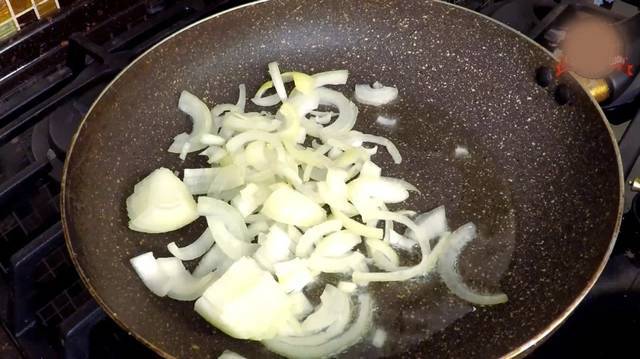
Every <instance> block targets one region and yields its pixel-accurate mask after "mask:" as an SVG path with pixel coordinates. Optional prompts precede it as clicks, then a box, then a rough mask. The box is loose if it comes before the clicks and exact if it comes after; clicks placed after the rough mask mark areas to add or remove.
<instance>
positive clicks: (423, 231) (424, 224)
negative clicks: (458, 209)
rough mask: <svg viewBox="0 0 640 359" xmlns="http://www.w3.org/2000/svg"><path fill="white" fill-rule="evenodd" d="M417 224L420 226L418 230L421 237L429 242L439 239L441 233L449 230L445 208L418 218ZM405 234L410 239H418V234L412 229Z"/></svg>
mask: <svg viewBox="0 0 640 359" xmlns="http://www.w3.org/2000/svg"><path fill="white" fill-rule="evenodd" d="M415 223H416V224H417V225H418V229H417V230H418V232H419V233H420V235H422V236H424V237H426V238H427V240H432V239H434V238H437V237H438V236H439V235H440V234H441V233H443V232H446V231H448V230H449V225H448V224H447V215H446V211H445V208H444V206H440V207H437V208H435V209H433V210H431V211H429V212H427V213H423V214H421V215H419V216H417V217H416V219H415ZM405 234H406V236H407V237H409V238H413V239H417V238H416V233H415V232H414V230H412V228H408V229H407V232H406V233H405Z"/></svg>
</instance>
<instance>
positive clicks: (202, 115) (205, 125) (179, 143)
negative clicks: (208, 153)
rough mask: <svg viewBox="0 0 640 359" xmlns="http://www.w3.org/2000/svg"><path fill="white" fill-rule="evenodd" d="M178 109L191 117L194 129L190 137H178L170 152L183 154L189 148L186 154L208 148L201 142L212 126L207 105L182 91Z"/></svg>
mask: <svg viewBox="0 0 640 359" xmlns="http://www.w3.org/2000/svg"><path fill="white" fill-rule="evenodd" d="M178 108H180V110H181V111H182V112H184V113H186V114H187V115H189V116H190V117H191V120H192V121H193V128H192V130H191V133H190V134H189V135H188V137H184V136H181V137H180V138H178V136H176V138H175V139H174V143H173V144H172V145H171V147H169V152H172V153H182V152H183V151H185V150H184V149H185V148H187V150H186V152H195V151H200V150H202V149H203V148H205V147H207V145H205V144H203V143H201V142H200V138H201V136H202V135H204V134H208V133H210V131H211V126H212V119H211V112H209V108H208V107H207V105H206V104H205V103H204V102H202V101H201V100H200V99H199V98H198V97H196V96H194V95H193V94H191V93H190V92H188V91H182V93H180V99H179V100H178ZM187 144H188V146H186V145H187ZM185 146H186V147H185Z"/></svg>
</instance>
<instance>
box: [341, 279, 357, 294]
mask: <svg viewBox="0 0 640 359" xmlns="http://www.w3.org/2000/svg"><path fill="white" fill-rule="evenodd" d="M338 289H340V290H341V291H343V292H345V293H349V294H351V293H354V292H355V291H356V290H357V289H358V285H357V284H355V283H353V282H345V281H340V282H339V283H338Z"/></svg>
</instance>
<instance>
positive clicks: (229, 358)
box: [218, 350, 247, 359]
mask: <svg viewBox="0 0 640 359" xmlns="http://www.w3.org/2000/svg"><path fill="white" fill-rule="evenodd" d="M218 359H247V358H245V357H243V356H242V355H240V354H238V353H236V352H232V351H231V350H225V351H223V352H222V354H220V356H219V357H218Z"/></svg>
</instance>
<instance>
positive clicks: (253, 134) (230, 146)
mask: <svg viewBox="0 0 640 359" xmlns="http://www.w3.org/2000/svg"><path fill="white" fill-rule="evenodd" d="M253 141H264V142H268V143H270V144H271V145H272V146H274V147H278V146H281V145H280V139H279V138H278V137H277V136H276V135H274V134H273V133H269V132H265V131H258V130H250V131H245V132H242V133H240V134H238V135H235V136H234V137H232V138H230V139H229V141H227V144H226V145H225V148H226V149H227V151H229V152H231V153H234V152H237V151H238V150H240V149H241V148H242V147H243V146H244V145H245V144H247V143H249V142H253Z"/></svg>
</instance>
